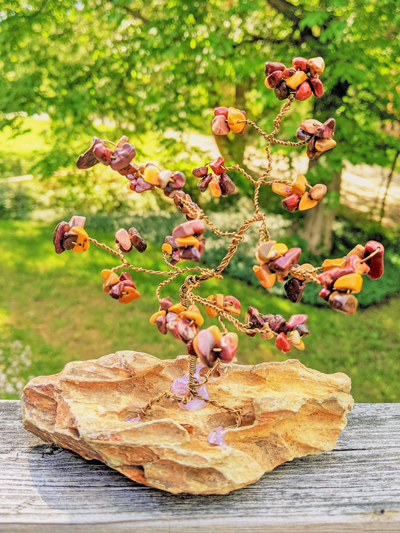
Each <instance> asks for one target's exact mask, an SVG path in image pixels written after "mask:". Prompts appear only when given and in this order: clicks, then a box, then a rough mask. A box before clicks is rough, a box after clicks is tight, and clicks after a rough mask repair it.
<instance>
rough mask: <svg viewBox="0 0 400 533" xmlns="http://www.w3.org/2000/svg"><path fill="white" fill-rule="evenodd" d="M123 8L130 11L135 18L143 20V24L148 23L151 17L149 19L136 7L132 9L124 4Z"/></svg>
mask: <svg viewBox="0 0 400 533" xmlns="http://www.w3.org/2000/svg"><path fill="white" fill-rule="evenodd" d="M122 8H123V9H124V10H125V11H126V12H127V13H129V15H131V16H132V17H133V18H135V19H138V20H141V21H142V22H143V24H148V22H149V19H147V18H146V17H145V16H144V15H142V14H141V13H140V11H137V10H136V9H132V8H130V7H128V6H122Z"/></svg>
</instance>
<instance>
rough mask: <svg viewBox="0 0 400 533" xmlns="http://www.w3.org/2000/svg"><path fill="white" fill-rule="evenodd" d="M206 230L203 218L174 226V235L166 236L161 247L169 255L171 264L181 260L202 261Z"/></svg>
mask: <svg viewBox="0 0 400 533" xmlns="http://www.w3.org/2000/svg"><path fill="white" fill-rule="evenodd" d="M204 231H205V226H204V222H203V220H189V221H188V222H184V223H183V224H180V225H179V226H177V227H176V228H174V230H173V231H172V235H168V236H167V237H165V243H164V244H163V245H162V248H161V249H162V251H163V252H164V253H166V254H167V255H168V256H169V262H170V263H171V265H176V264H177V263H178V262H179V261H180V260H183V261H195V262H198V261H200V259H201V256H202V255H203V253H204V248H205V242H206V240H205V238H204V236H203V233H204Z"/></svg>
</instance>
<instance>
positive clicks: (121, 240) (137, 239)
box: [115, 228, 147, 254]
mask: <svg viewBox="0 0 400 533" xmlns="http://www.w3.org/2000/svg"><path fill="white" fill-rule="evenodd" d="M115 242H116V243H117V244H119V247H120V250H121V251H122V252H124V253H125V254H129V253H130V252H131V251H132V250H133V248H135V249H136V250H137V251H138V252H140V253H141V254H142V253H143V252H145V251H146V248H147V243H146V241H145V240H144V239H143V237H142V236H141V235H140V233H139V232H138V230H137V229H136V228H129V230H128V231H126V229H124V228H121V229H119V230H118V231H117V232H116V234H115Z"/></svg>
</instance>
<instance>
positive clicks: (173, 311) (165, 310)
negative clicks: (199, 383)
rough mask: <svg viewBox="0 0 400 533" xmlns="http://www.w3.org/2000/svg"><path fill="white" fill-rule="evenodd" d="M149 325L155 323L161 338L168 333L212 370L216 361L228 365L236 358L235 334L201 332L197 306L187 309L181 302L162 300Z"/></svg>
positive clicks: (214, 330) (215, 327)
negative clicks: (218, 360)
mask: <svg viewBox="0 0 400 533" xmlns="http://www.w3.org/2000/svg"><path fill="white" fill-rule="evenodd" d="M150 324H155V325H156V326H157V329H158V331H159V332H160V333H161V334H162V335H166V334H167V333H168V332H169V333H170V334H171V335H172V336H173V337H174V338H175V339H178V340H181V341H183V342H184V343H185V344H186V347H187V352H188V354H189V355H194V354H196V355H197V356H198V357H200V359H201V361H202V363H203V364H205V365H207V366H209V367H212V366H213V365H214V363H215V362H216V360H217V358H220V359H221V360H222V361H224V362H229V361H232V359H233V358H234V357H235V354H236V351H237V345H238V336H237V335H236V333H226V334H223V333H221V331H220V330H219V328H218V327H217V326H210V327H209V328H208V329H204V330H200V331H199V327H201V326H202V325H203V324H204V318H203V317H202V315H201V313H200V311H199V309H198V307H197V306H196V305H191V306H189V307H188V308H187V309H185V308H184V307H183V305H182V304H180V303H179V304H173V302H172V300H171V298H163V299H162V300H161V301H160V309H159V311H157V312H156V313H154V314H153V315H152V316H151V317H150Z"/></svg>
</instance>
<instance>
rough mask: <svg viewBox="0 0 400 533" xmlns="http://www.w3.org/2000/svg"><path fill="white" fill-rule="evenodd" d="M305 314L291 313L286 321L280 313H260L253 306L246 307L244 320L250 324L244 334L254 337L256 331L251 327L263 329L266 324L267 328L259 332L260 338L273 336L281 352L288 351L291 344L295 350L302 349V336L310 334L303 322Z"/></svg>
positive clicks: (267, 338)
mask: <svg viewBox="0 0 400 533" xmlns="http://www.w3.org/2000/svg"><path fill="white" fill-rule="evenodd" d="M307 320H308V316H307V315H292V316H291V317H290V319H289V320H288V321H286V319H285V318H284V317H283V316H282V315H271V314H269V315H262V314H261V313H260V312H259V311H258V309H256V308H255V307H249V308H248V309H247V313H246V318H245V322H246V324H248V325H249V326H250V329H249V331H247V332H246V334H247V335H248V336H249V337H254V336H255V335H256V332H252V331H251V330H252V329H263V328H265V325H268V329H267V330H266V331H265V332H263V333H261V338H262V339H265V340H269V339H273V338H274V337H275V346H276V347H277V348H278V350H280V351H281V352H284V353H286V352H290V350H291V349H292V346H294V347H295V348H297V350H304V349H305V345H304V341H303V339H304V337H307V335H310V330H309V329H308V326H307V325H306V324H305V323H306V322H307Z"/></svg>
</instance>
